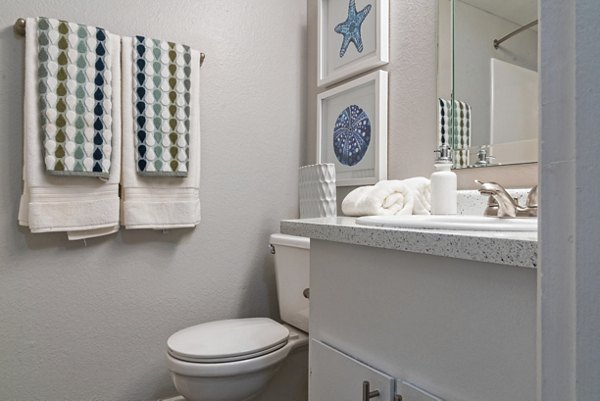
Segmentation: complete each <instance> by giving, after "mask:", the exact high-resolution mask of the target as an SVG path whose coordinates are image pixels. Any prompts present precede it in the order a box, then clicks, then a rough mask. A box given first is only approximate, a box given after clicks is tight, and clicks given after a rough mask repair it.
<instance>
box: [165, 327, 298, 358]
mask: <svg viewBox="0 0 600 401" xmlns="http://www.w3.org/2000/svg"><path fill="white" fill-rule="evenodd" d="M289 336H290V332H289V330H288V328H287V327H286V326H283V325H281V324H279V323H277V322H275V321H273V320H271V319H268V318H249V319H230V320H219V321H215V322H208V323H203V324H199V325H196V326H192V327H188V328H185V329H183V330H180V331H178V332H176V333H175V334H173V335H172V336H171V337H169V339H168V340H167V352H168V354H169V355H170V356H171V357H173V358H175V359H178V360H180V361H185V362H193V363H199V364H217V363H227V362H235V361H243V360H248V359H253V358H257V357H260V356H263V355H266V354H269V353H272V352H275V351H277V350H278V349H280V348H283V347H284V346H285V345H286V344H287V342H288V338H289Z"/></svg>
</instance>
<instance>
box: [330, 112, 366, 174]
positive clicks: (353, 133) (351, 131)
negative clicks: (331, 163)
mask: <svg viewBox="0 0 600 401" xmlns="http://www.w3.org/2000/svg"><path fill="white" fill-rule="evenodd" d="M370 142H371V121H370V120H369V116H368V115H367V113H366V112H365V111H364V110H363V109H361V108H360V107H358V106H357V105H355V104H353V105H351V106H348V107H347V108H346V109H344V111H342V113H341V114H340V115H339V117H338V118H337V120H336V121H335V127H334V129H333V150H334V152H335V157H337V159H338V161H339V162H340V163H342V164H343V165H345V166H354V165H355V164H357V163H358V162H359V161H361V160H362V158H363V157H364V156H365V153H367V149H369V143H370Z"/></svg>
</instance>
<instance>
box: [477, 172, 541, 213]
mask: <svg viewBox="0 0 600 401" xmlns="http://www.w3.org/2000/svg"><path fill="white" fill-rule="evenodd" d="M475 182H476V183H478V184H479V185H481V188H479V193H480V194H482V195H488V196H489V199H488V206H487V208H486V209H485V211H484V213H483V214H484V215H485V216H497V217H513V218H515V217H536V216H537V208H538V193H537V185H536V186H534V187H533V188H531V190H530V191H529V194H528V195H527V203H526V205H525V206H521V205H519V202H518V201H517V200H516V199H515V198H513V197H512V196H510V194H509V193H508V192H507V191H506V189H504V187H503V186H502V185H500V184H498V183H497V182H481V181H479V180H475Z"/></svg>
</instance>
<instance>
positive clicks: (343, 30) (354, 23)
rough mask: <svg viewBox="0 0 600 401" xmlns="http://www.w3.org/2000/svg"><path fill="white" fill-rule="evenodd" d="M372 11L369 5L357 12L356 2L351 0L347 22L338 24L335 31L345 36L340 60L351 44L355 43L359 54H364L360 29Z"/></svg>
mask: <svg viewBox="0 0 600 401" xmlns="http://www.w3.org/2000/svg"><path fill="white" fill-rule="evenodd" d="M370 11H371V5H370V4H369V5H367V6H366V7H365V8H363V9H362V10H360V11H359V12H357V11H356V0H350V3H349V4H348V18H347V19H346V21H344V22H342V23H341V24H338V25H337V26H336V27H335V29H334V31H336V32H337V33H339V34H341V35H344V41H343V42H342V47H341V48H340V58H342V57H344V54H345V53H346V50H348V46H349V45H350V42H352V43H354V46H356V50H358V52H359V53H362V51H363V44H362V37H361V33H360V27H361V25H362V23H363V21H364V20H365V18H367V15H368V14H369V12H370Z"/></svg>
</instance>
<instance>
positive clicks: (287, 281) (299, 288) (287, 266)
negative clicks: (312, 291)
mask: <svg viewBox="0 0 600 401" xmlns="http://www.w3.org/2000/svg"><path fill="white" fill-rule="evenodd" d="M270 243H271V246H272V251H274V252H275V280H276V282H277V299H278V301H279V315H280V317H281V320H283V321H284V322H286V323H288V324H291V325H292V326H294V327H296V328H298V329H300V330H302V331H305V332H308V310H309V307H308V298H306V297H305V296H304V290H306V289H307V288H308V283H309V279H308V275H309V268H310V261H309V256H310V238H304V237H297V236H293V235H286V234H272V235H271V239H270Z"/></svg>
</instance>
